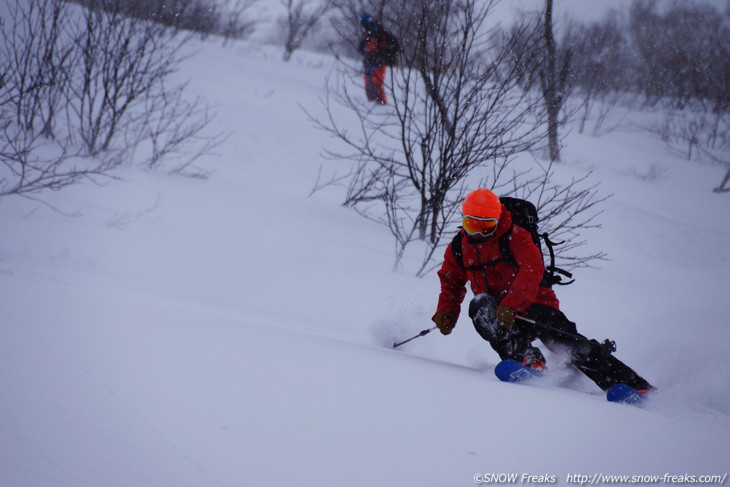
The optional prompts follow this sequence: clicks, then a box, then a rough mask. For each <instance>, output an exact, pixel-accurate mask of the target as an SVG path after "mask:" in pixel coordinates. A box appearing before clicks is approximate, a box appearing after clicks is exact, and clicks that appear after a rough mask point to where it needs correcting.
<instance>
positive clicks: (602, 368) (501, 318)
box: [432, 188, 653, 392]
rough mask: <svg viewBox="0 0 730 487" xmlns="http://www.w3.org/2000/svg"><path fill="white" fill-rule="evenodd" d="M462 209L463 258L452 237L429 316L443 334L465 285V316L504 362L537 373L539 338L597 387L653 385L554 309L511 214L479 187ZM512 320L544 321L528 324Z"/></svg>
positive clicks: (534, 250)
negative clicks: (469, 295)
mask: <svg viewBox="0 0 730 487" xmlns="http://www.w3.org/2000/svg"><path fill="white" fill-rule="evenodd" d="M462 213H463V214H464V220H463V227H462V230H461V231H460V233H459V235H460V238H461V259H459V260H460V261H461V263H460V262H459V260H457V259H456V257H455V255H454V249H453V246H454V243H453V242H452V243H451V244H449V246H448V247H447V248H446V252H445V254H444V263H443V265H442V266H441V269H440V270H439V272H438V276H439V278H440V280H441V294H440V295H439V300H438V306H437V308H436V314H435V315H434V316H433V318H432V319H433V321H434V323H436V326H438V328H439V330H440V331H441V333H443V334H444V335H448V334H449V333H451V330H453V328H454V326H455V325H456V321H457V319H458V318H459V312H460V308H461V303H462V301H463V300H464V296H465V295H466V288H465V286H466V283H467V282H468V283H469V284H470V285H471V289H472V291H473V292H474V299H472V301H471V303H470V304H469V317H470V318H471V319H472V321H473V323H474V327H475V328H476V330H477V332H478V333H479V335H480V336H481V337H482V338H484V339H485V340H486V341H488V342H489V343H490V345H491V346H492V348H493V349H494V350H495V351H496V352H497V353H498V354H499V357H500V358H501V359H502V360H504V359H514V360H517V361H518V362H520V363H521V364H522V365H524V366H526V367H528V368H531V369H533V370H535V371H537V372H542V371H544V370H545V369H546V365H545V357H544V356H543V354H542V352H541V351H540V349H539V348H537V347H535V346H533V344H532V342H533V341H534V340H535V339H537V338H539V339H540V341H541V342H542V343H543V344H544V345H545V346H546V347H547V348H548V349H549V350H550V351H552V352H556V353H561V352H562V353H565V354H566V355H567V356H568V358H569V361H570V362H571V363H572V364H573V365H575V366H576V367H577V368H578V369H579V370H580V371H581V372H583V373H584V374H585V375H586V376H588V377H589V378H590V379H591V380H593V382H595V383H596V384H597V385H598V386H599V387H600V388H601V389H603V390H608V389H610V388H611V387H612V386H614V385H615V384H618V383H624V384H627V385H629V386H631V387H633V388H634V389H636V390H637V391H639V392H646V391H649V390H651V389H653V387H652V386H651V385H650V384H649V383H648V382H647V381H646V380H645V379H643V378H642V377H640V376H639V375H637V374H636V372H634V371H633V370H632V369H631V368H629V367H628V366H627V365H625V364H624V363H623V362H621V361H620V360H618V359H617V358H616V357H614V356H613V355H611V354H610V353H606V351H605V350H604V349H603V348H602V347H601V346H600V344H599V343H598V342H597V341H595V340H588V339H587V338H586V337H584V336H582V335H579V334H578V332H577V331H576V327H575V323H573V322H572V321H570V320H568V319H567V318H566V316H565V315H564V314H563V313H562V312H561V311H560V309H559V302H558V299H557V297H556V296H555V292H554V291H553V290H552V289H550V288H548V287H543V286H541V282H542V281H543V275H544V271H545V265H544V263H543V260H542V253H541V252H540V249H539V248H538V247H537V245H535V243H534V242H533V240H532V236H531V234H530V232H529V231H527V230H525V229H524V228H522V227H520V226H518V225H512V215H511V214H510V212H509V210H507V209H506V208H505V207H504V205H503V204H502V203H501V202H500V200H499V197H497V195H495V194H494V193H493V192H491V191H490V190H488V189H484V188H480V189H477V190H476V191H473V192H471V193H469V194H468V195H467V197H466V199H465V200H464V203H463V205H462ZM507 232H511V238H510V240H509V249H510V250H511V251H512V254H513V255H514V261H516V265H514V264H513V263H511V262H510V261H509V260H508V259H505V258H504V256H503V255H502V251H501V250H500V248H499V238H500V237H501V236H502V235H504V234H506V233H507ZM517 317H525V318H527V319H530V320H533V321H535V322H537V323H539V324H540V325H542V326H531V325H530V324H529V323H528V322H525V321H523V320H519V319H517ZM561 331H562V332H563V333H561Z"/></svg>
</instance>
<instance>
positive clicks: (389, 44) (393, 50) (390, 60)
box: [380, 30, 400, 66]
mask: <svg viewBox="0 0 730 487" xmlns="http://www.w3.org/2000/svg"><path fill="white" fill-rule="evenodd" d="M380 47H381V49H382V54H383V64H385V65H386V66H395V65H396V64H398V53H400V42H398V38H397V37H396V36H394V35H393V34H391V33H390V32H388V31H385V30H384V31H383V38H382V39H381V46H380Z"/></svg>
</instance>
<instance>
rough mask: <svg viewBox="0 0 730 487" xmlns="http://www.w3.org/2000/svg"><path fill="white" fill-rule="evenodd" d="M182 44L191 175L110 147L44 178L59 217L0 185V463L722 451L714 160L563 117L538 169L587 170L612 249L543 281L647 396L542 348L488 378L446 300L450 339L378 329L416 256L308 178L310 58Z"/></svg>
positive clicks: (428, 459) (610, 459)
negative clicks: (686, 156)
mask: <svg viewBox="0 0 730 487" xmlns="http://www.w3.org/2000/svg"><path fill="white" fill-rule="evenodd" d="M199 48H200V50H201V52H200V53H199V54H198V55H197V56H195V57H193V58H191V59H190V60H189V61H187V64H186V65H185V67H184V71H183V72H181V73H180V76H181V78H182V79H188V78H189V79H190V81H191V84H190V89H191V92H199V93H202V94H204V95H205V96H206V97H207V98H208V99H209V100H211V101H212V102H213V103H214V104H215V105H216V109H217V111H218V118H217V119H216V121H215V126H216V128H217V129H220V130H223V131H227V132H229V133H230V134H231V135H230V137H229V139H228V141H227V142H226V143H225V145H224V146H222V147H220V148H219V149H218V153H219V157H217V158H213V159H211V160H210V161H208V163H209V166H208V167H213V168H214V173H213V175H212V176H211V178H210V179H208V180H205V181H202V180H196V179H189V178H182V177H170V176H166V175H164V174H161V173H154V172H153V173H150V172H144V171H141V170H138V169H132V168H129V169H127V170H125V171H124V172H123V173H121V174H120V175H121V176H122V177H123V178H124V179H125V180H126V181H125V182H116V181H115V182H108V183H107V184H105V185H104V186H96V185H92V184H85V185H80V186H76V187H72V188H68V189H67V190H64V191H62V192H59V193H53V194H48V195H43V199H44V201H45V202H47V203H48V204H52V205H53V206H54V207H55V208H56V209H57V210H61V211H63V212H66V213H73V212H76V211H80V212H81V213H80V214H79V215H77V216H75V217H67V216H63V215H61V214H60V213H59V212H58V211H52V210H50V209H49V208H48V206H46V205H42V204H40V203H38V202H35V201H30V200H25V199H18V198H15V199H11V198H5V199H2V200H0V309H2V314H1V315H0V316H1V318H0V408H2V409H1V412H2V414H0V485H3V486H5V485H7V486H23V487H25V486H44V487H45V486H75V485H88V486H125V487H127V486H218V485H220V486H241V485H256V486H281V485H292V486H293V485H297V486H322V485H326V486H340V485H347V486H376V485H393V486H396V485H397V486H446V485H449V486H460V485H463V486H468V485H475V483H476V482H478V481H480V480H481V479H482V477H476V480H475V475H477V474H486V473H505V474H518V475H522V474H533V475H545V476H546V477H544V480H554V483H558V484H566V483H568V481H569V480H575V478H574V477H570V478H569V477H568V475H569V474H587V475H591V476H593V475H594V474H618V475H660V476H663V475H664V474H666V473H669V474H676V475H684V474H688V475H696V476H700V475H720V476H723V475H726V474H727V473H728V471H729V470H730V463H729V462H728V459H727V451H728V449H729V447H730V371H729V370H728V367H727V348H728V342H729V339H730V331H729V329H728V316H730V304H729V303H728V296H730V293H729V291H730V285H729V284H728V280H727V276H728V271H730V256H729V255H728V253H727V249H728V248H729V247H730V221H728V219H727V218H726V215H727V210H728V207H729V204H730V201H729V200H728V197H727V195H718V194H713V193H711V192H710V188H712V187H713V185H715V184H717V182H718V179H719V178H720V177H721V172H722V170H721V169H720V168H716V167H710V166H701V165H696V164H689V163H686V162H684V161H681V160H677V159H675V158H674V156H671V155H669V154H668V153H667V152H666V150H665V148H664V147H663V146H662V145H661V144H659V143H658V142H656V141H654V140H652V139H651V138H650V137H649V136H648V135H646V134H645V133H642V132H640V131H638V130H635V129H634V128H631V127H627V128H626V129H625V130H623V131H618V132H614V133H612V134H610V135H608V136H605V137H602V138H592V137H587V136H580V135H578V134H571V135H570V136H569V137H568V139H567V141H566V149H565V154H564V157H565V162H564V163H563V164H562V165H561V167H560V168H559V176H560V177H565V178H569V177H571V176H574V175H580V174H583V173H584V172H585V171H586V170H589V169H592V170H593V171H594V172H595V178H596V179H597V180H600V181H601V190H602V191H603V192H605V193H606V194H608V193H611V194H613V195H614V196H613V197H612V198H611V199H610V200H609V201H608V202H606V203H605V205H604V210H605V212H604V214H603V215H602V216H601V217H600V218H601V223H602V224H603V227H604V228H603V229H602V230H597V231H594V232H592V233H591V234H590V235H589V240H590V244H589V245H591V246H592V247H595V248H596V249H602V250H605V251H607V252H608V253H609V255H610V257H611V260H610V261H608V262H606V263H604V264H602V266H601V269H600V270H584V271H580V272H579V273H578V275H577V278H578V282H577V283H576V284H574V285H572V286H570V287H567V288H564V289H559V290H558V292H559V297H560V299H561V303H562V307H563V310H564V311H565V312H566V314H567V315H568V316H569V317H570V318H571V319H573V320H574V321H577V322H578V323H579V329H580V330H581V331H582V332H583V333H585V334H587V335H591V336H594V337H596V338H598V339H603V338H606V337H610V338H612V339H614V340H616V341H617V342H618V346H619V351H618V356H619V357H620V358H621V359H623V360H624V361H626V362H627V363H628V364H630V365H631V366H633V367H634V368H636V369H637V370H638V371H639V372H640V373H641V374H642V375H644V376H645V377H647V378H648V379H649V380H650V381H652V382H653V383H655V384H656V385H657V386H658V387H659V388H660V393H659V394H658V395H657V396H655V397H654V398H653V399H652V401H651V403H650V404H649V405H648V407H646V408H644V409H639V408H634V407H628V406H621V405H616V404H609V403H607V402H606V401H605V400H604V398H603V395H602V394H601V393H600V391H599V390H598V389H597V388H595V386H593V385H592V384H591V383H589V382H588V381H586V380H583V379H581V378H576V377H571V376H570V375H569V373H568V372H567V371H564V370H561V369H560V367H557V366H556V367H555V368H554V371H555V372H554V374H553V375H552V377H550V378H547V379H546V380H545V381H543V383H540V384H534V385H529V386H528V385H510V384H502V383H500V382H498V381H497V379H496V378H495V377H494V376H493V374H492V369H493V367H494V365H495V364H496V362H497V357H496V355H495V354H494V353H493V352H492V351H491V349H490V348H489V346H488V345H487V344H486V343H485V342H483V341H481V339H479V337H478V336H477V335H476V333H475V332H474V330H473V329H472V327H471V325H470V323H469V321H468V318H466V317H465V316H463V317H462V318H461V320H460V322H459V326H457V329H456V330H455V331H454V333H453V334H452V335H450V336H449V337H442V336H440V335H439V334H438V333H433V334H430V335H428V336H426V337H423V338H419V339H418V340H416V341H413V342H411V343H410V344H408V345H406V346H404V347H403V349H402V350H397V351H396V350H393V349H392V348H391V347H390V344H391V343H392V341H393V340H394V339H404V338H408V337H410V336H413V335H414V334H416V333H418V332H419V331H420V330H422V329H424V328H428V327H430V326H431V324H430V321H429V317H430V316H431V314H432V313H433V308H434V306H435V300H436V296H437V293H438V283H437V278H436V276H435V273H432V274H431V275H429V276H427V277H426V278H424V279H416V278H414V277H411V276H409V275H407V274H405V273H394V272H392V271H391V266H392V258H393V256H392V242H391V240H390V235H389V233H388V232H387V230H386V229H385V228H382V227H379V226H377V225H376V224H374V223H372V222H369V221H366V220H364V219H362V218H361V217H359V216H357V215H356V214H355V213H354V212H352V211H351V210H348V209H345V208H342V207H341V206H339V203H340V202H341V199H342V194H341V193H340V192H339V191H338V190H337V189H336V188H329V189H326V190H323V191H320V192H317V193H315V194H314V195H312V196H310V192H311V190H312V187H313V185H314V182H315V180H316V177H317V172H318V170H319V168H320V165H321V164H322V158H321V156H320V153H321V149H322V147H323V146H324V145H326V144H328V143H330V141H329V140H328V139H327V137H326V136H325V135H324V134H322V133H320V132H317V131H316V130H314V129H313V128H312V127H311V125H310V124H309V123H308V122H307V119H306V116H305V114H304V112H303V110H302V109H301V108H300V106H299V105H300V104H301V105H303V106H305V107H307V108H308V109H311V110H314V111H316V110H317V109H318V107H319V97H321V96H322V95H323V84H324V77H325V76H326V75H327V73H328V72H329V70H330V68H331V61H330V60H329V59H327V58H326V57H323V56H316V55H312V54H306V53H297V55H295V57H294V58H293V59H292V61H291V62H290V63H288V64H286V63H282V62H281V61H280V53H279V52H278V51H277V50H275V49H271V48H267V47H260V46H256V45H253V46H252V45H249V44H233V45H230V46H229V47H227V48H222V47H220V46H218V45H213V44H208V45H200V46H199ZM637 120H638V119H637ZM653 174H659V175H660V177H658V178H654V179H652V177H651V175H653ZM552 358H553V359H555V357H552ZM567 380H572V381H573V382H576V383H577V385H575V384H574V385H573V386H572V387H569V388H568V387H561V383H562V382H563V381H567ZM527 480H528V479H522V478H520V479H519V480H518V482H517V483H529V482H528V481H527ZM533 483H534V482H533ZM658 483H667V482H665V481H664V479H661V480H660V481H659V482H658Z"/></svg>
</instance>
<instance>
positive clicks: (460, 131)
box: [310, 0, 591, 275]
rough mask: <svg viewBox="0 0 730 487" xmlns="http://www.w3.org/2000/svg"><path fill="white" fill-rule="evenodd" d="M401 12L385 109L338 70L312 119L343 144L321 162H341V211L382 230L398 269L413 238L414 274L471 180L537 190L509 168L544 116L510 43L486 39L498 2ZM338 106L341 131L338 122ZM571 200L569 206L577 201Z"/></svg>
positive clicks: (533, 180) (536, 139)
mask: <svg viewBox="0 0 730 487" xmlns="http://www.w3.org/2000/svg"><path fill="white" fill-rule="evenodd" d="M400 5H401V7H402V9H403V10H402V14H401V15H400V17H399V18H400V20H401V24H400V25H399V29H400V30H399V31H398V32H399V33H400V34H401V38H402V40H403V42H402V44H403V52H402V55H401V66H402V67H401V68H399V69H397V70H395V72H394V74H392V75H391V78H390V89H391V91H392V96H391V97H390V98H391V99H392V100H393V106H392V108H385V107H379V106H373V105H370V104H366V103H365V102H364V100H363V96H362V94H361V93H360V92H359V90H358V92H357V93H356V94H355V93H352V92H351V90H352V89H353V86H357V84H359V83H358V81H359V80H357V76H354V78H355V79H353V76H352V74H353V72H357V71H355V70H354V69H352V68H350V67H347V66H345V67H344V68H345V69H343V70H342V71H341V73H340V75H341V76H340V78H338V80H337V82H338V88H337V90H335V89H332V91H330V92H329V93H328V98H327V100H326V104H325V105H326V111H327V119H326V120H319V119H317V118H316V117H314V116H311V115H310V117H311V118H312V120H313V121H314V123H315V124H316V125H317V126H318V127H319V128H321V129H323V130H325V131H327V132H329V133H330V134H332V135H333V136H334V137H335V138H336V139H337V140H338V141H339V143H340V144H339V148H337V149H335V148H331V149H328V150H327V154H328V155H329V157H331V158H332V159H333V160H337V161H343V160H344V161H348V162H349V163H350V165H349V169H348V170H347V171H346V172H345V174H344V175H343V174H341V173H340V174H335V175H334V176H333V177H332V179H331V180H330V182H332V183H342V184H345V186H346V188H347V196H346V200H345V204H346V205H348V206H351V207H353V208H354V209H355V210H356V211H358V212H359V213H360V214H362V215H363V216H365V217H366V218H370V219H372V220H374V221H377V222H379V223H381V224H383V225H385V226H387V227H388V228H389V230H390V231H391V233H392V234H393V236H394V238H395V254H396V258H395V267H396V268H398V267H399V266H400V265H401V263H402V259H403V257H404V254H405V251H406V248H407V247H408V246H409V245H411V244H412V243H414V242H420V243H421V244H422V245H421V247H422V248H423V258H422V259H421V264H420V267H419V269H418V270H417V272H416V274H417V275H424V274H425V273H426V272H428V271H429V270H430V268H431V266H432V265H433V259H432V258H433V257H434V253H435V251H436V249H437V248H439V247H440V245H442V243H443V236H444V233H445V232H447V231H448V229H449V228H451V226H452V225H454V223H455V221H456V220H457V217H458V214H459V205H460V203H461V201H462V198H463V196H464V194H465V192H466V191H467V185H470V184H474V182H475V178H477V179H479V178H481V181H480V183H479V184H480V185H483V186H487V187H490V188H492V189H494V190H496V191H499V192H500V193H502V194H504V195H507V194H517V193H519V192H523V193H529V194H537V193H538V192H540V191H541V190H540V189H539V188H542V194H545V192H546V191H547V189H546V188H547V186H546V184H547V179H546V178H545V174H543V173H542V172H540V174H534V171H533V172H530V170H529V169H525V168H523V169H516V166H514V165H512V161H513V157H514V156H515V155H516V154H519V153H522V152H525V151H527V150H529V149H531V148H533V147H535V146H536V144H539V143H541V142H542V141H543V138H544V130H543V127H544V120H543V119H541V118H540V117H539V116H536V114H539V113H541V112H540V110H537V109H536V106H537V104H539V103H540V100H539V99H537V98H534V97H532V96H531V93H530V92H529V90H524V89H522V88H521V87H520V86H519V81H520V78H519V76H518V71H519V68H518V66H519V63H514V62H512V61H513V58H512V57H511V56H512V55H513V52H514V51H512V50H510V48H509V42H506V43H497V42H495V41H494V39H493V37H494V35H496V34H495V32H493V31H491V30H489V29H487V27H486V20H487V18H488V16H489V14H490V13H491V12H492V11H493V7H494V5H495V2H493V1H487V2H484V1H477V0H461V1H450V0H446V1H443V2H438V3H437V4H435V3H433V2H417V3H415V4H414V2H412V1H411V2H403V3H401V4H400ZM388 8H395V6H394V5H393V3H389V4H388ZM524 28H525V29H528V28H529V27H528V26H524ZM528 37H530V38H533V39H534V38H535V36H528ZM497 46H502V47H497ZM526 52H527V51H526ZM343 107H344V108H345V109H346V110H345V111H346V113H348V114H349V115H351V118H350V121H349V123H348V124H345V122H344V121H343V120H340V119H338V117H337V114H339V113H341V109H342V108H343ZM548 179H549V178H548ZM568 193H570V190H569V189H568V190H566V192H563V193H562V194H568ZM581 197H582V196H581ZM568 199H569V200H570V201H571V202H572V203H569V204H577V202H578V200H579V199H580V197H576V198H574V199H573V198H568ZM588 206H589V207H590V206H591V205H588Z"/></svg>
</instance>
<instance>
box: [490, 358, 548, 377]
mask: <svg viewBox="0 0 730 487" xmlns="http://www.w3.org/2000/svg"><path fill="white" fill-rule="evenodd" d="M494 375H496V376H497V378H498V379H499V380H501V381H502V382H522V381H525V380H530V379H532V378H534V377H540V376H541V375H542V373H540V372H537V371H535V370H532V369H528V368H527V367H525V366H523V365H522V364H520V363H519V362H518V361H517V360H512V359H509V358H508V359H505V360H502V361H501V362H500V363H498V364H497V366H496V367H495V368H494Z"/></svg>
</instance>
